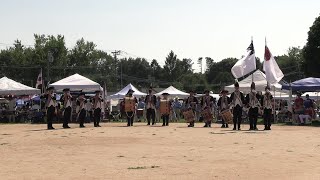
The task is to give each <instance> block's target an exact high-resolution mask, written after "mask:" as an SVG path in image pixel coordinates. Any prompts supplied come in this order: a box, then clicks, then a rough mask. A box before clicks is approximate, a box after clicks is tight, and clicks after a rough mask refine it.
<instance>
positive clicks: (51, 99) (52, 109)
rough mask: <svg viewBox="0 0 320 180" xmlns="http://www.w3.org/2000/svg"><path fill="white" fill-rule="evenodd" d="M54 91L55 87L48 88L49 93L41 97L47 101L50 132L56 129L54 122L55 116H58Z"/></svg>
mask: <svg viewBox="0 0 320 180" xmlns="http://www.w3.org/2000/svg"><path fill="white" fill-rule="evenodd" d="M53 91H54V87H49V88H47V92H46V94H44V95H43V96H41V98H45V99H46V105H45V107H46V108H47V113H46V114H47V128H48V130H52V129H54V127H53V126H52V120H53V118H54V116H56V115H57V109H56V107H57V103H56V97H55V96H54V94H53Z"/></svg>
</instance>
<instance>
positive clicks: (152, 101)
mask: <svg viewBox="0 0 320 180" xmlns="http://www.w3.org/2000/svg"><path fill="white" fill-rule="evenodd" d="M156 103H157V97H156V96H155V95H153V94H152V88H151V87H150V89H149V91H148V95H147V96H146V99H145V104H146V109H147V121H148V124H147V125H148V126H149V125H150V120H151V119H152V125H154V124H155V121H156V111H155V108H156Z"/></svg>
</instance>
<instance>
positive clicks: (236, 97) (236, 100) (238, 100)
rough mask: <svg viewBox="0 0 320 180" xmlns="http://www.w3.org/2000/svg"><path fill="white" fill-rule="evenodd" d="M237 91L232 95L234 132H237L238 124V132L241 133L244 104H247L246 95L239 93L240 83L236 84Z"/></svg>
mask: <svg viewBox="0 0 320 180" xmlns="http://www.w3.org/2000/svg"><path fill="white" fill-rule="evenodd" d="M234 89H235V91H234V92H233V93H232V94H231V97H230V99H231V106H232V107H233V125H234V126H233V130H237V129H236V126H237V124H238V130H239V131H240V130H241V128H240V126H241V121H242V108H243V104H244V103H245V99H244V95H243V93H242V92H240V91H239V83H238V82H236V83H235V84H234Z"/></svg>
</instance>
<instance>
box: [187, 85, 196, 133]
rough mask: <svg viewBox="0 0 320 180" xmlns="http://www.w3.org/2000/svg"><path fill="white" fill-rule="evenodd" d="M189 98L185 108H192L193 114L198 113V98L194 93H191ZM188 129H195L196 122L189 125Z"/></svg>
mask: <svg viewBox="0 0 320 180" xmlns="http://www.w3.org/2000/svg"><path fill="white" fill-rule="evenodd" d="M189 94H190V95H189V97H188V98H187V100H186V102H185V107H186V108H187V109H189V108H191V109H192V111H193V113H194V114H195V113H196V107H197V104H198V103H199V102H198V99H197V98H196V97H194V91H192V90H191V91H189ZM188 127H194V121H193V122H190V124H189V125H188Z"/></svg>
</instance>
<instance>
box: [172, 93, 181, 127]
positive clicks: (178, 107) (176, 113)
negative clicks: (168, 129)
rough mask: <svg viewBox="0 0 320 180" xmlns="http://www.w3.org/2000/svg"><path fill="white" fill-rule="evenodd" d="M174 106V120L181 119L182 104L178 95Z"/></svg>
mask: <svg viewBox="0 0 320 180" xmlns="http://www.w3.org/2000/svg"><path fill="white" fill-rule="evenodd" d="M172 108H173V116H172V117H173V119H174V120H176V121H177V120H179V119H180V111H181V108H182V104H181V102H180V101H179V99H178V97H176V98H175V99H174V101H173V103H172Z"/></svg>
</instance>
